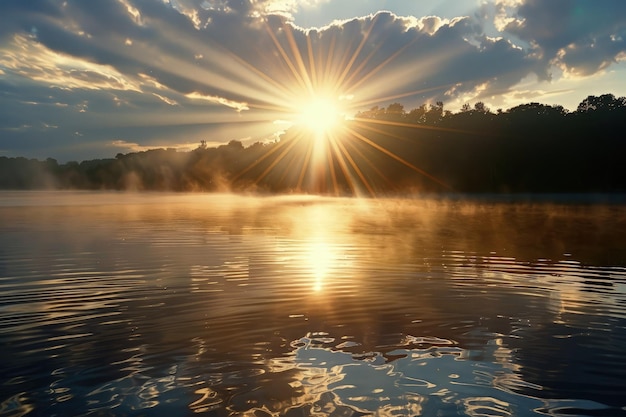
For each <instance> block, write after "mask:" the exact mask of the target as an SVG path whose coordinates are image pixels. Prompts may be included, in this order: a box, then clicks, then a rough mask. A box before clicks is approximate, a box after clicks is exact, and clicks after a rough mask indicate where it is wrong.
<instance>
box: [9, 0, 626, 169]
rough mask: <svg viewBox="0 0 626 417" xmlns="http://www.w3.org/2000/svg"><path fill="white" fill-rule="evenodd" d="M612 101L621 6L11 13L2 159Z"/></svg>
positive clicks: (580, 2)
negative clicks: (349, 121)
mask: <svg viewBox="0 0 626 417" xmlns="http://www.w3.org/2000/svg"><path fill="white" fill-rule="evenodd" d="M604 93H613V94H615V95H616V96H624V95H626V1H623V0H602V1H592V0H550V1H546V0H429V1H426V0H358V1H357V0H98V1H81V0H29V1H24V0H2V1H0V156H9V157H14V156H24V157H28V158H38V159H45V158H47V157H52V158H55V159H57V160H58V161H59V162H67V161H70V160H77V161H81V160H88V159H96V158H112V157H115V155H116V154H118V153H129V152H137V151H142V150H147V149H152V148H176V149H179V150H181V151H182V150H191V149H193V148H195V147H197V146H198V145H199V143H200V141H201V140H205V141H206V142H207V145H209V146H217V145H219V144H223V143H228V142H229V141H231V140H239V141H242V142H243V143H244V144H245V145H249V144H252V143H254V142H259V141H261V142H262V141H273V140H277V139H278V138H279V135H280V133H281V132H283V131H284V130H285V129H287V128H288V127H289V126H290V124H292V123H294V122H296V121H297V120H298V118H299V117H301V115H302V114H303V113H304V112H306V110H305V109H307V108H309V107H310V103H312V102H316V103H323V104H322V105H321V107H326V108H328V107H332V108H333V109H334V110H333V111H336V112H337V113H338V114H340V115H341V117H348V118H349V117H351V116H352V115H354V114H355V113H356V112H358V111H360V110H367V109H369V108H371V107H373V106H381V107H383V106H387V105H389V104H390V103H393V102H399V103H401V104H403V105H404V106H405V108H407V109H412V108H415V107H417V106H419V105H421V104H423V103H435V102H437V101H442V102H443V103H444V107H445V109H447V110H451V111H453V112H456V111H458V110H459V109H460V107H461V106H462V105H463V104H464V103H470V104H473V103H476V102H478V101H482V102H484V103H486V104H487V106H488V107H489V108H491V109H492V110H496V109H499V108H501V109H503V110H506V109H508V108H511V107H514V106H516V105H519V104H523V103H530V102H539V103H543V104H551V105H563V106H564V107H565V108H567V109H569V110H575V109H576V107H577V105H578V103H580V102H581V101H582V100H584V99H585V98H586V97H587V96H589V95H600V94H604ZM318 107H320V106H318Z"/></svg>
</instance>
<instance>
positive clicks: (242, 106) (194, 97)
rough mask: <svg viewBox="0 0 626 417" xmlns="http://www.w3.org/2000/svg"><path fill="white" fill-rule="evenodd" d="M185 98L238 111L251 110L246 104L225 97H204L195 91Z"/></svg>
mask: <svg viewBox="0 0 626 417" xmlns="http://www.w3.org/2000/svg"><path fill="white" fill-rule="evenodd" d="M185 97H187V98H190V99H192V100H205V101H208V102H210V103H216V104H221V105H224V106H226V107H230V108H232V109H235V110H237V111H244V110H250V108H249V107H248V105H247V104H246V103H240V102H237V101H234V100H228V99H226V98H224V97H218V96H210V95H204V94H201V93H198V92H197V91H193V92H191V93H189V94H186V95H185Z"/></svg>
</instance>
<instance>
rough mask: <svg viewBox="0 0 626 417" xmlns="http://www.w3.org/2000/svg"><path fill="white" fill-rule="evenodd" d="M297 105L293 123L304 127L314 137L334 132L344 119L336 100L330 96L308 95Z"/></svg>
mask: <svg viewBox="0 0 626 417" xmlns="http://www.w3.org/2000/svg"><path fill="white" fill-rule="evenodd" d="M297 107H298V108H299V111H298V112H297V114H296V117H295V124H297V125H299V126H301V127H304V128H305V129H306V130H308V131H310V132H311V133H313V134H315V136H316V137H323V136H326V135H330V134H333V133H336V131H337V129H338V128H339V126H340V125H341V122H342V121H343V119H344V116H343V115H342V110H341V106H340V105H339V103H338V101H337V100H334V99H332V98H330V97H325V96H315V97H310V98H309V99H307V100H304V101H302V102H301V103H299V104H298V106H297Z"/></svg>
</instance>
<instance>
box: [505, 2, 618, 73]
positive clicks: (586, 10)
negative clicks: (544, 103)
mask: <svg viewBox="0 0 626 417" xmlns="http://www.w3.org/2000/svg"><path fill="white" fill-rule="evenodd" d="M503 3H504V2H500V4H501V5H502V4H503ZM507 17H508V18H510V21H509V22H508V23H507V24H506V26H505V27H504V30H505V31H506V32H508V33H511V34H513V35H516V36H517V37H519V38H520V39H522V40H524V41H526V42H528V43H529V44H530V45H532V46H533V47H534V48H535V49H536V50H537V52H538V53H540V54H541V56H542V58H543V59H544V60H545V61H546V62H550V63H552V64H555V65H557V66H561V67H562V69H564V70H565V71H569V72H572V73H575V74H579V75H590V74H593V73H595V72H597V71H599V70H601V69H604V68H606V67H607V66H609V65H610V64H612V63H614V62H616V60H617V59H618V58H620V56H622V55H623V54H625V53H626V41H625V39H626V2H624V1H623V0H603V1H595V2H592V1H588V0H550V1H544V0H525V1H523V2H522V3H521V4H520V5H519V6H518V7H517V8H516V9H515V10H514V11H512V12H511V13H510V14H509V15H508V16H507Z"/></svg>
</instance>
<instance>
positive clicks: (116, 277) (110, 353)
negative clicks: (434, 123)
mask: <svg viewBox="0 0 626 417" xmlns="http://www.w3.org/2000/svg"><path fill="white" fill-rule="evenodd" d="M625 232H626V211H625V206H623V205H597V204H594V205H590V204H567V203H564V202H560V203H558V204H555V203H548V202H541V203H532V204H531V203H515V204H513V203H504V202H501V203H490V202H487V201H474V202H469V201H462V200H456V201H448V202H446V201H436V200H428V199H414V200H400V199H398V200H358V199H329V198H308V197H283V198H254V197H232V196H223V195H185V194H178V195H174V194H171V195H170V194H111V193H59V192H56V193H45V192H35V193H30V192H28V193H7V192H4V193H2V194H0V348H1V349H2V350H1V355H0V370H1V376H0V378H1V379H0V416H22V415H28V416H69V415H72V416H83V415H85V416H113V415H114V416H185V415H188V416H191V415H196V414H198V415H211V416H213V415H215V416H256V417H261V416H270V415H275V416H277V415H286V416H350V415H375V416H409V415H411V416H413V415H424V416H458V415H468V416H530V415H556V416H570V415H583V416H623V415H626V267H625V265H626V233H625Z"/></svg>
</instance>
